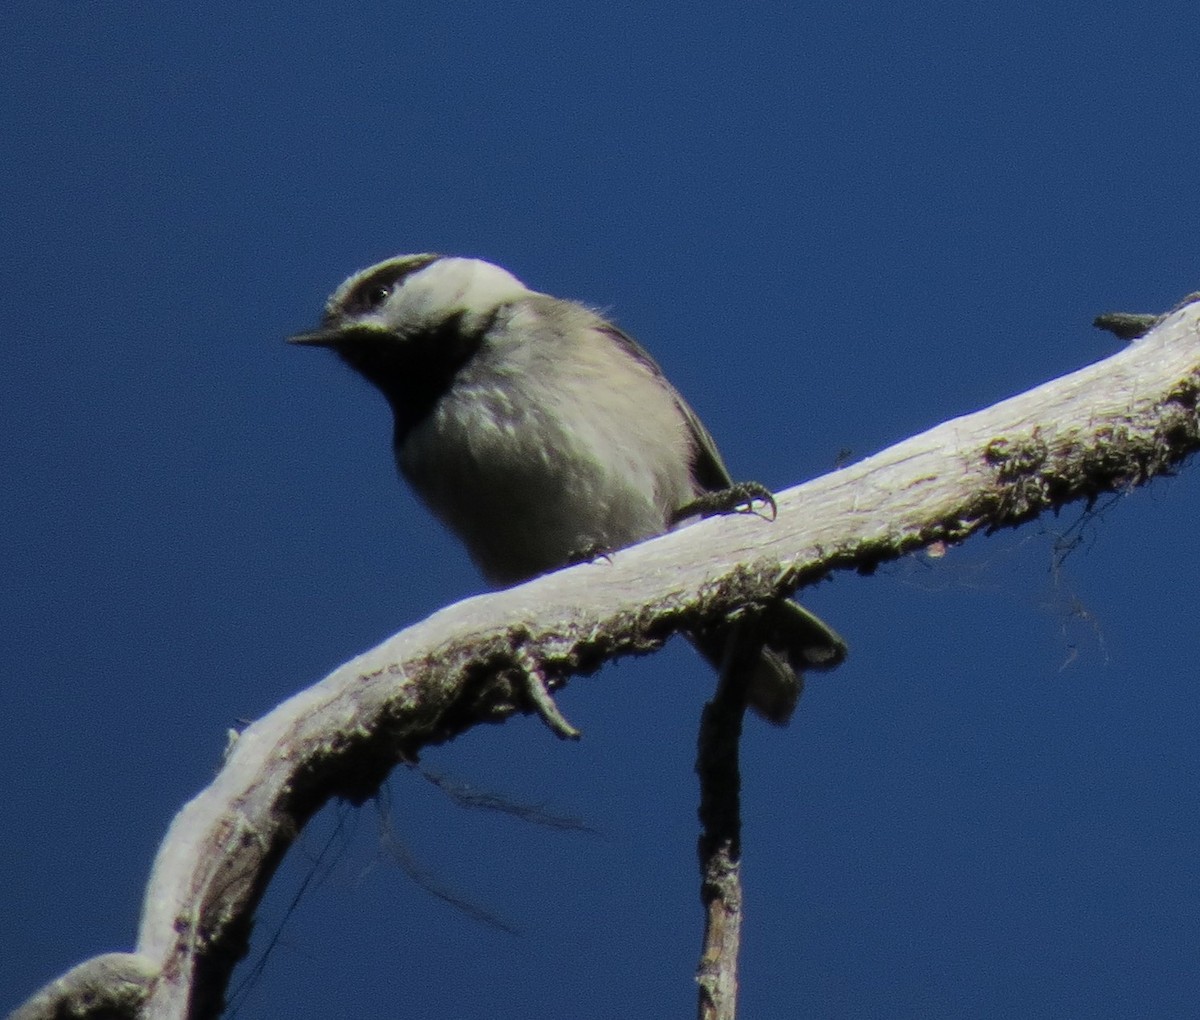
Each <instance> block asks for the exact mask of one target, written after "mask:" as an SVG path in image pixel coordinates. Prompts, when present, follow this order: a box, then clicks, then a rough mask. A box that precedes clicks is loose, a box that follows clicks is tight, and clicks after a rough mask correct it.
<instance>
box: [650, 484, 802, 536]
mask: <svg viewBox="0 0 1200 1020" xmlns="http://www.w3.org/2000/svg"><path fill="white" fill-rule="evenodd" d="M759 504H761V509H760V507H759ZM768 510H769V511H770V513H769V514H768V513H767V511H768ZM777 512H778V508H777V507H776V506H775V497H774V496H773V495H772V494H771V490H770V489H768V488H767V487H766V486H765V485H761V484H759V483H758V482H736V483H734V484H733V485H731V486H729V487H728V488H727V489H717V490H715V491H713V492H706V493H704V494H703V495H702V496H697V497H696V498H695V499H694V500H692V501H691V502H690V503H686V504H684V505H683V506H681V507H680V508H679V509H678V510H676V511H675V513H674V514H673V515H672V517H671V524H672V526H674V525H676V524H678V523H679V522H680V521H683V520H686V519H687V518H689V517H697V516H698V517H714V516H716V515H717V514H728V513H756V514H758V515H759V516H760V517H763V518H765V519H767V520H770V521H773V520H775V515H776V513H777Z"/></svg>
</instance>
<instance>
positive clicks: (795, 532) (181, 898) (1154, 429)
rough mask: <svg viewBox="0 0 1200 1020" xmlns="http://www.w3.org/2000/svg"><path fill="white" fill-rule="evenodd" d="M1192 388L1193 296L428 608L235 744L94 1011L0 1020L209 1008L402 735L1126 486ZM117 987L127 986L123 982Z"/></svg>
mask: <svg viewBox="0 0 1200 1020" xmlns="http://www.w3.org/2000/svg"><path fill="white" fill-rule="evenodd" d="M1198 396H1200V303H1192V304H1189V305H1185V306H1182V307H1181V308H1179V309H1176V310H1175V311H1174V312H1172V313H1170V314H1169V315H1167V316H1165V317H1163V319H1161V320H1160V321H1159V322H1158V323H1157V325H1156V326H1155V328H1154V329H1153V330H1152V331H1151V332H1150V333H1148V334H1147V335H1146V336H1145V337H1144V338H1142V339H1140V340H1137V341H1136V342H1134V343H1133V344H1132V345H1131V346H1130V347H1129V348H1127V349H1125V350H1123V351H1122V352H1120V353H1119V354H1117V355H1115V356H1113V357H1111V358H1108V359H1106V360H1105V361H1103V362H1100V363H1098V364H1096V365H1093V366H1091V367H1089V368H1086V369H1083V370H1081V371H1079V372H1075V373H1073V374H1071V375H1068V376H1065V377H1063V378H1061V379H1057V380H1055V381H1053V382H1050V383H1047V384H1045V385H1043V386H1040V387H1038V388H1036V389H1034V390H1031V391H1029V392H1027V393H1023V394H1021V395H1019V396H1016V397H1013V398H1011V399H1009V400H1005V401H1003V402H1001V403H999V404H996V405H994V406H992V407H989V408H987V409H985V410H983V411H979V412H977V413H975V414H971V415H967V416H964V417H961V418H956V419H954V420H952V421H948V422H946V423H944V424H942V425H939V426H937V427H936V428H933V429H930V430H929V431H927V432H925V433H923V434H921V435H918V436H915V437H913V438H912V439H909V440H906V441H905V442H902V443H899V444H897V445H895V446H892V447H890V448H888V449H886V450H884V451H882V452H881V453H878V454H876V455H875V456H873V457H869V458H867V459H866V460H863V461H860V462H859V463H856V464H854V465H851V466H849V467H846V468H843V469H841V470H838V471H834V472H832V473H830V474H827V475H824V476H822V477H821V478H818V479H815V480H814V481H811V482H809V483H807V484H805V485H802V486H797V487H796V488H793V489H789V490H787V491H786V492H784V493H782V494H780V495H779V497H778V505H779V514H778V518H777V519H776V520H775V521H774V522H769V521H765V520H762V519H760V518H758V517H756V516H753V515H735V516H727V517H720V518H712V519H709V520H706V521H702V522H700V523H698V524H695V525H692V526H690V527H687V528H683V529H681V530H679V531H676V532H673V533H672V534H669V535H665V536H663V537H661V538H658V539H655V540H653V541H651V542H647V543H644V544H643V545H641V546H638V547H636V548H634V549H630V550H625V551H622V552H619V553H617V554H616V555H614V556H613V557H612V558H611V561H608V560H601V561H598V562H596V563H592V564H588V565H584V566H579V567H574V568H571V569H569V570H564V571H561V572H559V573H556V574H553V575H550V576H547V577H544V578H539V579H537V580H535V581H532V582H530V583H528V584H525V585H522V586H521V587H519V588H515V589H511V590H509V591H504V592H499V593H497V594H493V595H488V596H483V597H479V598H473V599H468V600H466V601H464V602H460V603H458V604H457V605H454V606H451V607H449V608H447V609H444V610H442V611H441V612H438V613H435V614H434V615H433V616H431V617H429V618H428V619H427V620H425V621H423V622H421V623H419V624H416V625H415V626H413V627H409V628H407V629H406V630H404V631H402V632H401V633H399V634H397V635H396V636H395V637H393V638H391V639H389V640H388V641H385V642H384V643H383V644H381V645H379V646H378V647H377V648H374V649H372V650H371V651H369V652H367V653H365V654H363V655H361V656H359V657H358V658H356V659H354V660H352V661H351V662H348V663H347V664H346V665H344V666H342V667H341V668H340V669H338V670H336V671H335V672H333V673H332V674H331V675H330V676H328V677H327V678H326V679H325V680H323V681H321V682H320V683H318V684H316V685H315V686H313V687H311V688H309V689H308V690H306V691H303V692H301V693H300V694H297V695H296V696H295V697H293V698H291V699H289V700H288V701H286V702H284V703H283V704H282V705H280V706H279V707H278V708H277V709H275V710H274V711H273V712H271V713H270V714H269V715H268V716H266V717H265V718H263V719H261V720H259V721H258V722H256V723H254V724H253V725H252V726H250V727H249V728H247V729H246V730H245V732H243V733H242V734H241V736H240V738H239V739H237V740H236V741H235V742H234V744H233V745H232V747H231V749H230V752H229V755H228V758H227V760H226V763H225V767H224V768H223V769H222V771H221V773H220V774H219V775H218V776H217V778H216V779H215V781H214V782H213V783H212V785H211V786H209V787H208V788H207V789H206V790H204V791H203V792H202V793H200V794H199V795H198V796H197V797H196V798H195V799H194V800H193V801H192V802H191V803H189V804H188V805H187V806H186V807H184V808H183V810H182V811H180V813H179V814H178V816H177V817H176V818H175V820H174V822H173V823H172V825H171V827H170V830H169V832H168V833H167V836H166V839H165V840H164V841H163V844H162V847H161V849H160V850H159V854H158V858H157V860H156V862H155V865H154V870H153V874H152V876H151V879H150V884H149V887H148V890H147V894H146V901H145V906H144V909H143V916H142V924H141V932H140V936H139V940H138V948H137V952H136V954H129V956H128V957H127V958H126V959H125V961H124V962H125V964H127V965H125V966H121V965H120V962H121V961H120V956H121V954H109V955H108V956H106V957H103V958H98V959H97V960H95V961H89V962H88V963H85V964H81V965H80V967H79V968H76V969H75V970H74V971H72V972H71V973H72V976H74V977H75V978H76V979H80V978H88V977H94V976H95V974H96V973H99V972H100V971H101V969H102V968H101V964H102V963H103V966H105V967H114V966H115V967H116V972H118V973H119V974H120V975H121V978H120V979H121V981H122V982H123V984H122V989H123V991H122V994H121V995H120V996H116V995H113V996H108V997H107V998H106V997H105V996H103V995H100V994H99V993H97V992H96V988H95V985H94V983H89V982H87V981H84V982H83V986H85V987H87V988H88V989H90V991H89V995H90V996H91V999H89V1000H87V1001H94V1002H100V1001H102V1000H103V1005H102V1006H101V1007H100V1008H101V1009H103V1010H104V1012H103V1014H102V1013H100V1012H96V1011H93V1012H91V1013H89V1010H88V1006H87V1004H86V1002H84V1001H83V1000H81V999H79V998H72V996H71V993H70V992H69V991H64V990H63V989H62V988H59V991H58V992H55V987H56V986H55V985H51V986H47V988H46V989H44V990H43V992H42V993H39V996H37V997H35V998H34V999H31V1000H30V1001H29V1002H28V1003H26V1005H25V1006H24V1007H22V1008H21V1009H20V1010H18V1012H17V1013H16V1014H14V1017H19V1018H20V1020H32V1018H35V1017H48V1016H56V1015H57V1016H62V1015H69V1016H83V1015H107V1016H119V1015H124V1016H135V1015H145V1016H153V1017H155V1018H159V1017H162V1018H167V1017H185V1016H186V1017H210V1016H215V1015H217V1014H218V1013H219V1012H220V1009H221V1007H222V1001H223V994H224V988H225V985H226V982H227V979H228V976H229V973H230V972H231V970H232V968H233V966H234V964H235V963H236V962H237V960H238V959H239V958H240V957H241V955H242V954H243V953H244V952H245V947H246V939H247V933H248V931H249V928H250V918H251V916H252V913H253V910H254V908H255V906H256V905H257V903H258V900H259V898H260V897H261V895H262V892H263V890H264V889H265V887H266V884H267V882H268V880H269V879H270V876H271V874H272V873H273V871H274V869H275V867H276V865H277V864H278V863H279V861H280V859H281V858H282V856H283V854H284V852H285V851H286V849H287V847H288V846H289V845H290V844H291V842H292V841H293V839H294V838H295V837H296V834H297V833H298V832H299V830H300V828H301V827H302V826H303V825H304V823H305V822H306V821H307V820H308V818H309V817H310V816H311V815H312V814H313V813H314V812H315V811H316V810H317V809H318V808H319V807H320V806H321V805H322V804H324V803H325V802H326V801H328V800H329V799H330V798H332V797H345V798H348V799H350V800H352V801H356V802H357V801H361V800H362V799H363V798H365V797H368V796H370V794H371V793H372V792H373V791H374V790H375V789H376V788H377V787H378V785H379V784H380V782H382V780H383V779H384V778H385V777H386V775H387V774H388V772H389V770H390V769H391V768H392V767H393V766H394V765H395V764H396V763H397V762H399V761H403V760H408V759H412V758H414V757H415V756H416V755H417V754H418V752H419V751H420V749H421V748H422V747H425V746H428V745H430V744H436V743H438V742H441V741H445V740H448V739H450V738H452V737H453V736H455V735H456V734H458V733H461V732H462V731H463V730H465V729H467V728H469V727H471V726H474V725H477V724H478V723H482V722H498V721H500V720H503V719H505V718H507V717H508V716H509V715H511V714H512V713H514V712H525V711H530V710H532V708H531V705H530V702H529V698H528V695H527V692H528V691H529V690H530V686H529V683H528V682H527V679H528V671H529V670H530V669H531V665H530V664H531V663H532V664H533V667H532V668H536V669H537V670H538V671H539V672H540V676H541V677H542V678H546V679H548V681H549V683H550V686H551V687H554V686H559V685H561V684H562V683H564V682H565V680H566V678H567V677H569V676H571V675H573V674H579V673H588V672H591V671H593V670H595V669H596V668H597V667H598V666H600V665H601V663H603V662H604V661H605V660H606V659H609V658H612V657H614V656H617V655H624V654H631V653H640V652H648V651H651V650H653V649H655V648H657V647H658V646H659V645H660V644H661V643H662V642H663V641H664V640H665V639H666V638H667V637H668V636H670V635H671V634H672V633H674V632H676V631H678V630H686V629H688V628H690V627H694V626H696V625H699V624H703V623H705V622H709V621H712V620H715V619H719V618H725V617H737V616H738V615H739V614H745V613H753V612H756V611H757V610H759V609H761V608H762V607H763V606H765V605H768V604H769V603H770V602H771V601H772V600H773V599H775V598H777V597H778V596H779V595H781V594H785V593H788V592H791V591H794V590H795V589H797V588H799V587H802V586H804V585H806V584H810V583H812V582H814V581H816V580H818V579H819V578H822V577H824V576H826V575H827V574H828V573H829V572H830V571H833V570H842V569H848V568H853V569H857V570H860V571H869V570H871V569H872V568H873V567H874V566H876V565H877V564H879V563H881V562H883V561H886V560H889V559H894V558H896V557H899V556H902V555H904V554H905V553H908V552H911V551H913V550H915V549H919V548H921V547H924V546H926V545H928V544H930V543H932V542H935V541H944V542H958V541H961V540H963V539H965V538H966V537H968V536H969V535H971V534H973V533H974V532H976V531H979V530H993V529H996V528H1001V527H1006V526H1010V525H1016V524H1019V523H1021V522H1023V521H1027V520H1030V519H1032V518H1034V517H1036V516H1037V515H1038V514H1040V513H1043V512H1044V511H1047V510H1053V509H1057V508H1059V507H1061V506H1064V505H1066V504H1068V503H1072V502H1074V501H1077V500H1090V499H1092V498H1094V497H1096V496H1097V495H1099V494H1101V493H1104V492H1109V491H1113V490H1123V489H1127V488H1130V487H1133V486H1136V485H1139V484H1141V483H1143V482H1145V481H1147V480H1149V479H1150V478H1153V477H1154V476H1155V475H1157V474H1160V473H1163V472H1166V471H1169V470H1170V469H1171V468H1172V467H1173V466H1174V465H1176V464H1178V463H1179V462H1180V461H1181V460H1182V459H1183V458H1184V457H1186V456H1187V455H1189V454H1190V453H1192V452H1193V451H1195V450H1196V449H1197V448H1198V447H1200V421H1198V416H1197V402H1198ZM114 961H116V962H114ZM131 983H132V985H134V986H139V987H140V989H141V992H140V994H137V995H130V994H129V992H130V986H131ZM55 1010H59V1012H55ZM69 1010H74V1012H69Z"/></svg>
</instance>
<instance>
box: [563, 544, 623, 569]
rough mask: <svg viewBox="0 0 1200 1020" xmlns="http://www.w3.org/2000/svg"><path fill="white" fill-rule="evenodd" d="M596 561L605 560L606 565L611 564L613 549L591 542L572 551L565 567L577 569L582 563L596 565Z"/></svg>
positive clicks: (564, 564)
mask: <svg viewBox="0 0 1200 1020" xmlns="http://www.w3.org/2000/svg"><path fill="white" fill-rule="evenodd" d="M596 560H604V561H605V562H606V563H611V562H612V549H610V548H609V547H608V546H606V545H601V544H600V543H599V542H589V543H588V544H587V545H584V546H581V547H580V548H578V549H574V550H572V551H571V554H570V555H569V556H568V557H567V559H566V562H564V563H563V566H564V567H577V566H578V565H579V564H580V563H595V562H596Z"/></svg>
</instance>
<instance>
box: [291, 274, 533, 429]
mask: <svg viewBox="0 0 1200 1020" xmlns="http://www.w3.org/2000/svg"><path fill="white" fill-rule="evenodd" d="M529 293H530V291H529V289H528V288H527V287H526V286H525V285H524V284H523V283H521V281H520V280H518V279H517V278H516V277H515V276H513V275H512V274H511V273H509V272H508V271H507V270H504V269H501V268H500V267H499V266H496V265H493V264H492V263H490V262H484V261H483V260H482V259H466V258H451V257H448V256H444V255H431V254H423V255H397V256H396V257H395V258H390V259H387V260H386V261H384V262H380V263H377V264H376V265H373V266H370V267H368V268H367V269H364V270H362V271H361V272H358V273H355V274H354V275H353V276H351V277H350V278H349V279H348V280H346V281H345V282H344V283H343V284H342V285H341V286H340V287H338V289H337V290H335V291H334V292H333V295H332V296H331V297H330V298H329V300H328V302H326V305H325V314H324V315H323V316H322V318H321V325H320V326H319V327H318V328H317V329H315V330H312V331H310V332H306V333H297V334H296V335H295V336H291V337H289V338H288V340H289V342H290V343H294V344H303V345H307V346H314V347H329V348H332V349H333V350H334V351H336V352H337V353H338V354H339V355H340V356H341V358H342V360H343V361H345V362H346V363H347V364H349V365H350V366H351V367H352V368H354V369H355V370H356V371H358V372H360V373H361V374H362V375H363V376H365V377H366V378H367V379H368V380H370V381H371V382H372V383H374V384H375V385H376V386H377V387H378V388H379V389H380V390H382V391H383V394H384V396H386V397H387V398H388V401H389V402H390V403H391V404H392V406H393V408H394V409H395V410H396V411H397V421H398V422H399V421H400V419H401V417H403V419H404V420H405V421H406V422H407V421H409V420H411V419H413V418H414V416H416V415H418V414H419V413H423V412H424V411H425V410H427V409H428V406H429V403H430V401H431V400H432V399H434V398H436V396H438V395H440V393H442V392H444V390H445V389H446V387H448V386H449V384H450V381H451V379H452V378H453V377H454V374H455V373H456V372H457V371H458V370H459V369H460V368H461V367H462V366H463V365H464V364H465V363H466V362H467V361H469V360H470V358H471V356H472V355H473V354H474V353H475V351H476V350H478V348H479V345H480V343H481V342H482V340H483V335H484V333H485V332H486V330H487V327H488V325H489V324H490V323H491V322H492V320H493V319H494V317H495V315H496V311H497V309H499V308H500V307H502V306H503V305H506V304H508V303H510V302H512V301H516V300H519V299H520V298H522V297H525V296H527V295H528V294H529Z"/></svg>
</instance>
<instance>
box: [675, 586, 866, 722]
mask: <svg viewBox="0 0 1200 1020" xmlns="http://www.w3.org/2000/svg"><path fill="white" fill-rule="evenodd" d="M759 627H760V630H759V635H760V637H761V640H762V642H763V648H762V652H761V653H760V655H759V658H758V661H757V663H756V664H755V667H754V674H753V675H752V676H751V677H750V680H749V684H748V691H747V702H748V704H749V705H750V707H751V708H752V709H753V710H754V711H755V713H757V714H758V715H760V716H761V717H762V718H764V719H766V720H767V722H770V723H774V724H775V725H776V726H784V725H786V724H787V722H788V720H789V719H791V717H792V713H793V712H794V711H795V709H796V702H797V701H799V699H800V692H801V691H802V690H803V689H804V671H805V670H808V669H821V670H825V669H833V668H834V667H835V666H837V665H839V664H840V663H841V662H842V661H843V660H844V659H845V658H846V642H845V641H843V640H842V638H841V637H840V636H839V635H838V633H837V631H835V630H834V629H833V628H832V627H830V626H829V625H828V624H827V623H825V621H824V620H822V619H820V617H818V616H814V615H813V614H812V613H810V612H809V611H808V610H807V609H805V608H804V607H803V606H801V605H799V604H798V603H796V602H793V601H792V600H791V599H781V600H780V601H779V603H778V604H777V605H775V606H773V607H772V608H771V609H770V610H769V611H768V612H767V613H766V614H765V615H764V618H763V619H762V620H761V621H760V623H759ZM729 641H730V633H729V628H728V627H718V628H716V629H715V630H711V631H705V632H703V633H700V634H693V635H692V643H693V644H695V646H696V647H697V648H698V649H699V650H700V653H701V654H702V655H703V656H704V657H705V658H706V659H707V660H708V661H709V662H710V663H712V664H713V666H714V667H715V668H717V669H720V668H721V663H722V660H723V659H724V657H725V652H726V646H727V644H728V642H729Z"/></svg>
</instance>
